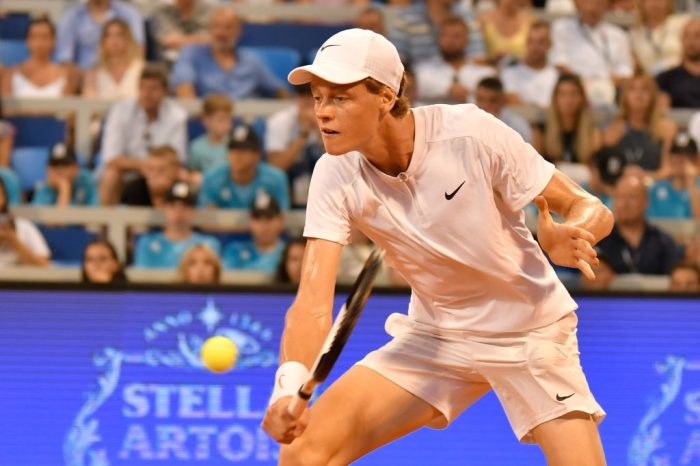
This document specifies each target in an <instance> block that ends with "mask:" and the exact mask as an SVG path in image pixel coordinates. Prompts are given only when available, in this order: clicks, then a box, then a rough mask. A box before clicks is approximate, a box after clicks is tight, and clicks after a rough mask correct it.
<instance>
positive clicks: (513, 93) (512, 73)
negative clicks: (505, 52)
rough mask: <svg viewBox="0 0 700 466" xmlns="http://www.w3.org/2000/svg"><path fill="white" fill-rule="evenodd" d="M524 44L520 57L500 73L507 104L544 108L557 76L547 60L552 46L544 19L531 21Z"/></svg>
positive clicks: (549, 98) (555, 70)
mask: <svg viewBox="0 0 700 466" xmlns="http://www.w3.org/2000/svg"><path fill="white" fill-rule="evenodd" d="M525 47H526V48H525V56H524V57H523V60H522V61H521V62H520V63H516V64H514V65H511V66H509V67H507V68H505V69H504V70H503V71H502V72H501V79H502V80H503V86H504V87H505V89H506V95H507V99H508V103H509V104H511V105H522V104H528V105H537V106H538V107H541V108H546V107H547V106H548V105H549V103H550V102H551V100H552V92H553V91H554V86H555V85H556V83H557V78H558V77H559V71H557V69H556V68H555V67H554V66H552V65H550V64H549V62H548V54H549V50H550V49H551V48H552V38H551V33H550V29H549V24H547V23H546V22H544V21H536V22H534V23H533V24H532V26H530V31H529V33H528V35H527V43H526V45H525Z"/></svg>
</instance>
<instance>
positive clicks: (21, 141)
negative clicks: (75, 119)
mask: <svg viewBox="0 0 700 466" xmlns="http://www.w3.org/2000/svg"><path fill="white" fill-rule="evenodd" d="M7 120H8V121H9V122H10V123H12V124H13V125H14V127H15V129H16V130H17V133H16V135H15V147H46V148H47V149H48V148H49V147H51V146H53V145H54V144H56V143H57V142H60V141H63V140H64V139H65V134H66V123H65V122H64V121H62V120H59V119H57V118H55V117H52V116H13V117H9V118H7Z"/></svg>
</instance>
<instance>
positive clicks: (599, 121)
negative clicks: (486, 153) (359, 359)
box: [0, 0, 700, 290]
mask: <svg viewBox="0 0 700 466" xmlns="http://www.w3.org/2000/svg"><path fill="white" fill-rule="evenodd" d="M287 3H289V2H287ZM295 3H315V4H318V5H326V6H328V5H330V6H334V5H335V6H337V5H355V6H360V7H361V9H360V10H358V11H360V12H359V14H358V16H357V17H356V18H355V19H354V21H353V23H354V25H355V26H356V27H362V28H368V29H372V30H374V31H375V32H378V33H380V34H384V35H386V36H387V37H388V38H389V39H390V40H391V41H392V42H393V43H394V44H395V45H396V47H397V49H398V50H399V52H400V55H401V57H402V59H403V60H404V63H405V65H406V69H407V74H408V76H409V89H408V90H407V95H409V96H410V97H411V99H412V101H413V104H414V105H423V104H432V103H473V104H476V105H477V106H479V107H481V108H482V109H483V110H485V111H487V112H488V113H490V114H492V115H493V116H494V118H497V119H499V120H501V121H502V122H503V123H505V124H507V125H508V126H510V127H512V128H513V129H515V130H516V131H517V132H518V133H519V134H520V136H521V137H522V138H523V139H524V140H525V141H527V142H529V143H531V144H532V145H533V146H534V147H535V148H536V149H537V150H538V151H539V152H540V153H541V154H542V156H543V157H545V158H547V159H548V160H550V161H552V162H554V163H555V164H557V166H558V167H559V168H560V169H561V170H562V171H564V172H565V173H567V174H568V175H569V176H571V177H572V178H574V179H575V180H576V181H577V182H579V183H580V184H581V185H582V186H583V187H584V188H585V189H588V190H589V191H590V192H591V193H593V194H594V195H596V196H598V197H599V198H600V199H601V200H602V201H603V202H605V203H606V205H608V206H609V207H610V208H611V209H612V210H613V211H614V213H615V217H616V225H615V229H614V231H613V233H612V234H611V235H610V237H608V238H606V239H605V240H604V241H602V242H601V243H600V244H599V245H598V248H599V251H600V254H601V257H602V258H603V259H602V260H601V264H600V265H599V266H598V269H599V271H600V273H599V279H598V280H596V282H595V283H587V282H586V281H585V280H583V281H582V282H581V286H582V287H584V288H587V289H605V288H607V287H608V286H610V283H611V282H612V281H613V279H614V278H615V277H616V276H619V275H623V274H629V273H639V274H651V275H667V276H669V277H672V279H671V283H673V287H674V289H676V290H680V289H684V290H690V289H694V288H692V286H691V285H689V284H688V283H690V282H692V281H693V280H695V281H698V278H699V277H698V273H697V267H698V263H699V261H700V256H699V255H698V254H697V251H696V250H697V247H695V244H696V243H698V242H699V241H700V240H698V239H697V238H695V237H691V238H678V237H676V238H673V235H672V233H673V232H664V231H663V228H660V227H658V226H656V225H655V221H656V220H659V219H662V220H663V219H675V220H700V178H698V169H699V168H700V164H699V160H698V142H699V141H700V113H697V114H695V115H694V116H693V117H691V118H690V120H689V121H687V124H686V122H683V123H680V124H679V122H678V121H677V120H675V119H673V118H671V117H670V115H669V111H670V110H672V109H691V110H692V109H696V110H698V111H700V18H698V17H694V16H693V15H692V14H690V13H688V12H682V11H677V10H676V8H675V2H674V1H673V0H638V1H637V2H626V3H630V4H633V5H632V7H630V6H629V5H627V4H626V3H625V2H615V1H612V0H550V1H547V2H545V1H530V0H488V1H487V0H473V1H464V0H462V1H457V0H425V1H413V2H412V1H410V0H403V1H401V0H399V1H386V2H369V1H367V0H348V1H342V0H316V1H314V0H304V1H297V2H295ZM235 4H236V2H233V3H232V4H229V3H223V2H215V1H211V0H175V1H174V2H153V4H152V5H150V7H149V8H148V9H147V11H148V14H145V13H144V11H146V10H144V8H143V5H142V4H138V2H135V3H132V2H127V1H122V0H86V1H84V2H75V4H73V5H70V6H69V7H68V8H67V9H66V10H65V11H64V12H63V13H62V15H61V16H60V18H58V20H57V22H56V23H55V24H54V23H53V22H52V21H51V20H50V19H48V17H43V16H41V17H34V18H31V20H30V21H29V24H28V26H27V29H26V35H25V43H26V48H27V51H28V52H27V57H26V59H24V60H23V61H21V62H19V63H17V64H15V65H12V66H3V67H1V68H0V71H1V72H2V75H1V78H2V79H1V83H2V85H1V92H2V96H3V97H15V98H20V99H22V98H29V99H55V98H60V97H64V96H81V97H82V98H83V99H106V100H110V101H113V102H114V103H113V104H112V105H111V107H110V108H109V110H108V111H107V112H106V113H105V114H104V115H95V117H94V125H93V126H94V127H93V131H94V134H95V135H96V140H97V142H98V143H97V144H96V145H95V148H94V151H93V152H92V153H90V154H78V153H76V150H75V148H74V145H73V140H74V134H72V133H71V132H72V130H73V125H72V124H70V119H69V124H68V125H67V134H66V138H65V141H63V142H61V143H59V144H56V145H54V146H53V147H51V148H50V151H49V156H48V158H47V160H46V161H45V162H42V163H46V170H45V172H46V176H45V179H43V180H41V181H40V182H39V183H37V184H36V186H34V188H33V189H29V190H25V191H24V192H19V193H18V192H17V187H16V186H15V184H16V177H15V175H14V174H13V173H12V167H13V162H12V154H13V141H14V139H15V138H16V137H17V130H16V128H14V127H13V125H12V124H11V123H10V122H8V121H7V120H5V119H3V112H2V107H1V106H0V188H1V189H0V264H3V265H5V266H7V265H10V264H32V265H47V266H48V265H49V264H50V263H51V250H50V248H49V246H48V245H47V241H46V240H45V239H44V237H43V236H42V229H41V228H38V227H37V226H35V225H33V224H32V223H31V222H29V221H27V220H24V219H22V218H20V217H17V216H15V215H13V214H12V205H13V204H16V203H18V202H19V203H30V204H32V205H35V206H44V207H46V206H59V207H60V206H93V207H96V206H106V207H107V206H116V205H123V206H140V207H151V208H153V209H154V210H155V211H156V212H157V215H161V216H162V217H163V218H164V219H165V220H164V223H163V225H162V228H159V229H157V230H152V231H144V230H142V229H139V228H134V229H131V230H130V241H129V244H130V247H129V250H128V251H127V254H126V257H127V261H128V265H129V266H131V267H135V268H157V269H168V270H172V271H174V272H176V274H175V275H176V277H177V280H178V281H180V282H182V283H190V284H205V283H208V284H213V283H219V282H220V281H221V277H222V274H223V273H224V272H225V271H230V270H234V271H249V270H253V271H258V272H263V273H265V274H268V275H269V276H270V277H271V278H270V279H271V280H276V281H278V282H280V283H282V282H287V283H296V282H298V270H299V268H300V267H301V257H302V254H303V248H304V240H303V239H301V238H294V237H290V235H289V234H288V233H287V231H286V224H285V216H286V213H287V212H288V211H289V210H290V209H303V208H304V207H305V204H306V197H307V193H308V187H309V180H310V177H311V174H312V172H313V168H314V165H315V163H316V161H317V160H318V159H319V158H320V157H321V156H322V155H323V153H324V149H323V144H322V142H321V136H320V133H319V130H318V126H317V124H316V119H315V114H314V100H313V97H312V95H311V90H310V89H309V87H308V86H301V87H297V88H292V87H290V86H289V85H288V84H287V83H286V82H285V81H284V80H283V79H281V78H280V76H279V75H278V74H275V72H273V70H272V69H270V68H268V66H267V65H266V63H265V61H264V60H263V59H261V57H260V56H258V55H257V54H256V53H255V52H254V51H251V50H248V49H246V48H245V47H243V48H241V47H240V46H239V43H240V40H241V36H242V34H243V32H244V29H245V27H246V25H247V24H246V22H245V21H244V20H243V18H242V17H241V16H240V14H239V13H238V12H237V10H236V8H235ZM387 5H390V6H392V7H393V8H394V14H393V15H392V16H391V18H389V17H388V16H385V11H384V7H385V6H387ZM535 7H536V8H535ZM542 11H549V12H559V13H561V12H564V13H565V14H563V15H559V16H557V17H555V19H553V20H551V21H546V20H543V19H542V15H540V14H539V13H540V12H542ZM621 11H622V12H624V13H625V14H627V15H628V17H630V18H634V20H633V21H632V23H631V24H627V25H626V26H625V27H622V26H620V25H618V24H615V23H614V22H611V21H609V20H610V18H614V17H615V15H618V14H619V13H620V12H621ZM324 39H325V37H324V36H322V35H319V37H318V43H319V44H320V43H321V42H322V41H323V40H324ZM0 40H2V39H0ZM284 42H285V38H284V37H280V38H279V44H280V45H284ZM302 61H303V60H302ZM193 98H196V99H199V100H200V101H201V104H202V105H201V113H200V114H199V116H198V117H197V121H196V123H197V124H198V125H199V127H201V129H202V131H201V134H198V135H191V134H190V132H191V129H192V121H191V117H190V116H188V112H187V111H186V110H185V108H184V107H183V104H182V101H181V99H193ZM247 98H260V99H291V100H290V101H289V102H290V105H289V106H288V107H286V108H284V109H282V110H280V111H278V112H275V113H273V114H271V115H269V116H267V118H266V119H265V121H264V122H263V123H264V124H263V126H264V130H261V129H260V125H252V124H250V123H249V122H244V121H243V119H242V118H240V117H239V116H238V115H237V113H236V104H237V102H238V101H239V100H241V99H247ZM523 106H525V107H527V108H528V109H529V110H531V111H535V112H536V114H538V115H541V118H539V117H538V118H534V119H533V118H527V119H526V118H525V117H524V116H523V113H522V112H521V111H520V110H521V109H522V107H523ZM188 119H190V120H189V121H188ZM210 208H217V209H238V210H242V211H245V212H247V213H248V214H249V223H248V224H249V228H248V230H247V231H244V232H240V231H236V232H232V231H222V230H221V227H220V226H218V227H201V228H198V227H196V226H195V223H194V222H193V218H194V217H195V215H196V213H197V212H198V211H200V210H205V209H210ZM50 226H51V225H49V227H50ZM39 227H41V225H40V226H39ZM365 241H366V239H364V240H363V239H362V235H361V234H359V232H358V239H357V245H356V247H355V249H354V250H353V252H352V253H348V254H346V255H345V259H344V262H343V264H341V273H342V270H346V269H347V270H351V269H353V266H352V264H353V261H358V260H359V259H358V258H362V257H365V256H366V252H367V251H365V250H364V249H363V246H362V245H366V244H367V243H366V242H365ZM120 257H124V254H121V253H120V251H115V249H114V247H113V246H112V245H111V244H110V243H109V242H107V241H105V240H103V239H97V240H95V241H92V242H90V243H89V244H88V245H87V247H85V249H84V253H83V264H82V276H83V280H84V281H86V282H93V283H122V282H124V281H126V274H125V272H124V267H125V264H123V263H120V260H119V258H120ZM347 273H348V274H351V272H347ZM387 273H388V275H389V276H390V277H392V278H391V280H392V282H393V283H397V284H398V283H400V282H401V278H400V277H397V276H393V275H392V273H391V272H390V271H389V272H387Z"/></svg>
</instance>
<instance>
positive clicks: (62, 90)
mask: <svg viewBox="0 0 700 466" xmlns="http://www.w3.org/2000/svg"><path fill="white" fill-rule="evenodd" d="M25 44H26V46H27V49H28V51H29V57H27V59H26V60H25V61H23V62H22V63H20V64H18V65H16V66H12V67H10V68H8V69H6V70H4V72H3V74H2V95H3V96H12V97H17V98H27V99H57V98H59V97H62V96H65V95H73V94H75V93H76V91H77V89H78V80H79V73H78V71H77V70H76V69H75V67H74V66H73V65H70V64H60V63H56V62H54V61H53V59H52V58H51V54H52V53H53V51H54V47H55V45H56V30H55V28H54V25H53V23H51V21H49V20H48V19H45V18H41V19H34V20H32V21H30V23H29V26H28V28H27V32H26V36H25Z"/></svg>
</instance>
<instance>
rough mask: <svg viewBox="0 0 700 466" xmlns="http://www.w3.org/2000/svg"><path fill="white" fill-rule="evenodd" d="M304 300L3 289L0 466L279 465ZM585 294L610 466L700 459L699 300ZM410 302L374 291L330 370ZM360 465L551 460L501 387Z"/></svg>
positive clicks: (367, 346)
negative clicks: (290, 325) (202, 350)
mask: <svg viewBox="0 0 700 466" xmlns="http://www.w3.org/2000/svg"><path fill="white" fill-rule="evenodd" d="M292 298H293V296H292V295H291V294H288V293H264V292H262V291H260V292H226V293H223V292H211V293H206V292H182V291H162V290H161V291H147V290H127V291H94V290H93V291H84V290H9V289H6V290H0V465H8V466H54V465H56V466H59V465H61V466H107V465H111V466H118V465H144V466H146V465H175V464H182V465H187V464H207V465H226V464H241V465H251V466H252V465H273V464H276V457H277V453H278V446H277V445H276V444H275V443H274V442H273V441H271V440H270V439H269V438H268V437H267V436H266V435H265V433H264V432H263V431H262V430H261V429H260V427H259V426H260V422H261V419H262V416H263V412H264V409H265V406H266V404H267V399H268V397H269V395H270V392H271V383H272V380H273V377H274V371H275V369H276V367H277V355H278V349H279V339H280V335H281V331H282V326H283V322H284V313H285V310H286V308H287V306H288V305H289V304H290V303H291V301H292ZM341 300H342V295H340V296H339V297H338V299H337V304H338V305H339V304H340V303H341ZM577 301H578V303H579V305H580V309H579V343H580V349H581V360H582V364H583V367H584V370H585V372H586V374H587V376H588V380H589V384H590V386H591V389H592V390H593V393H594V394H595V395H596V397H597V399H598V401H599V402H600V404H601V405H602V406H603V408H604V409H605V410H606V411H607V413H608V417H607V419H606V420H605V421H604V422H603V424H602V425H601V434H602V437H603V442H604V446H605V450H606V455H607V459H608V464H610V465H628V466H659V465H700V297H696V298H673V297H651V296H639V297H619V296H600V297H578V298H577ZM407 303H408V297H407V296H406V295H391V294H384V295H383V294H375V295H373V296H372V297H371V298H370V301H369V303H368V305H367V309H366V311H365V313H364V314H363V315H362V318H361V320H360V323H359V325H358V327H357V329H356V331H355V333H354V334H353V335H352V337H351V339H350V341H349V343H348V345H347V347H346V351H345V352H344V354H343V355H342V357H341V360H340V362H339V364H338V367H336V369H335V370H334V371H333V373H332V374H331V379H335V378H337V377H338V375H339V374H341V373H342V372H343V371H344V370H346V369H347V368H348V367H350V366H351V365H352V364H353V363H354V362H355V361H356V360H358V359H360V358H362V357H363V356H364V355H365V354H366V353H367V352H369V351H371V350H373V349H375V348H377V347H379V346H381V345H382V344H384V343H385V342H386V341H388V336H387V335H386V334H385V333H384V330H383V322H384V319H385V318H386V316H387V315H388V314H390V313H392V312H397V311H403V310H405V308H406V306H407ZM215 334H221V335H226V336H228V337H230V338H231V339H232V340H233V341H234V342H236V344H237V345H238V347H239V350H240V358H239V361H238V364H237V366H236V368H235V369H234V370H232V371H230V372H228V373H226V374H224V375H217V374H213V373H210V372H208V371H207V370H206V369H204V368H203V367H202V364H201V362H200V360H199V358H198V351H199V347H200V346H201V344H202V342H203V341H204V340H205V339H206V338H208V337H209V336H212V335H215ZM377 396H381V394H380V393H378V394H377ZM356 464H358V465H365V466H370V465H382V466H386V465H435V464H440V465H445V466H449V465H464V464H480V465H487V464H488V465H523V466H526V465H542V464H545V462H544V458H543V456H542V454H541V453H540V451H539V449H538V448H537V447H534V446H524V445H521V444H519V443H518V441H517V440H516V439H515V437H514V435H513V433H512V432H511V430H510V427H509V425H508V422H507V419H506V417H505V414H504V413H503V412H502V409H501V407H500V405H499V403H498V400H497V399H496V397H495V396H494V395H493V394H492V393H490V394H488V395H487V396H485V397H484V398H483V399H482V400H480V401H479V402H477V403H476V404H475V405H474V406H473V407H471V408H470V409H469V410H468V411H467V412H465V413H464V414H463V415H462V416H461V417H459V418H458V419H457V420H456V421H455V422H454V423H453V424H452V425H451V426H450V427H448V428H447V429H446V430H431V429H421V430H419V431H418V432H415V433H413V434H411V435H409V436H407V437H405V438H403V439H401V440H398V441H396V442H394V443H392V444H390V445H388V446H386V447H384V448H382V449H380V450H378V451H376V452H373V453H371V454H369V455H368V456H367V457H365V458H363V459H361V460H359V461H357V462H356Z"/></svg>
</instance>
